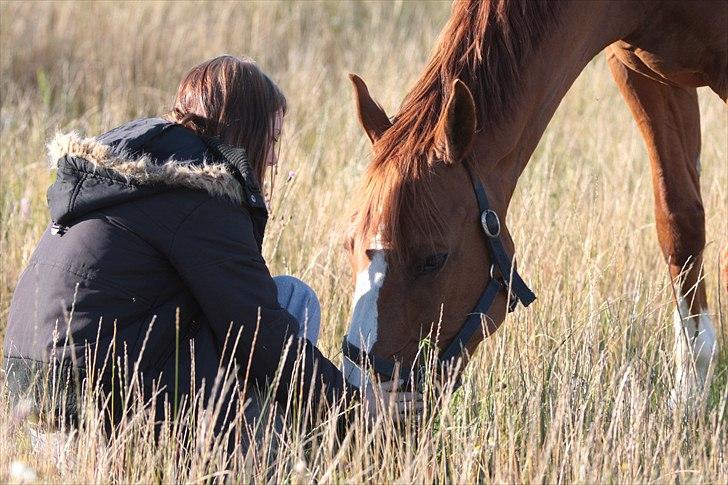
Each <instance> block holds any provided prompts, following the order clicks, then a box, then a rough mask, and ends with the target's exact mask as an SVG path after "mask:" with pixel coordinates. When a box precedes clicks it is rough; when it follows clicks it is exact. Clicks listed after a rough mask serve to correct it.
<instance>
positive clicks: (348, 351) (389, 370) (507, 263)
mask: <svg viewBox="0 0 728 485" xmlns="http://www.w3.org/2000/svg"><path fill="white" fill-rule="evenodd" d="M462 163H463V165H465V169H466V170H467V171H468V175H469V176H470V181H471V182H472V184H473V190H474V191H475V197H476V199H477V200H478V208H479V210H480V225H481V226H482V228H483V232H484V233H485V236H486V243H487V250H488V254H489V255H490V258H491V261H492V264H491V266H490V281H489V282H488V284H487V285H486V287H485V290H483V293H482V294H481V295H480V299H478V303H476V305H475V308H473V311H472V312H470V314H469V315H468V317H467V318H466V319H465V323H464V324H463V326H462V327H461V328H460V331H459V332H458V334H457V335H456V336H455V338H454V339H453V341H452V342H450V345H448V346H447V348H446V349H445V350H444V351H443V352H442V353H441V354H440V356H439V358H438V361H439V364H440V366H442V367H444V366H446V365H451V364H454V363H455V362H456V360H457V358H458V357H459V356H460V355H461V354H462V353H463V351H464V350H465V346H466V345H467V343H468V342H469V341H470V339H471V338H472V336H473V334H475V332H476V331H477V330H478V329H479V328H481V315H486V314H487V313H488V310H489V309H490V307H491V305H492V304H493V302H494V301H495V298H496V297H497V296H498V293H500V292H501V291H503V290H506V291H507V292H508V295H509V297H510V300H509V302H508V311H509V312H512V311H514V310H515V309H516V306H517V305H518V303H519V302H520V303H521V304H522V305H523V306H524V307H527V306H528V305H530V304H531V303H533V301H534V300H535V299H536V296H535V295H534V294H533V292H532V291H531V289H530V288H529V287H528V285H526V283H525V282H524V281H523V279H522V278H521V276H520V275H519V274H518V272H517V271H516V269H515V268H514V267H513V265H512V264H511V259H510V258H509V257H508V254H507V253H506V250H505V248H504V247H503V242H502V241H501V238H500V233H501V224H500V219H499V218H498V214H496V213H495V211H493V209H491V208H490V204H488V197H487V196H486V195H485V187H483V183H482V182H481V181H480V179H479V178H478V177H477V176H476V175H475V173H474V172H473V169H472V168H471V167H470V164H468V162H467V161H466V160H463V162H462ZM342 351H343V353H344V356H345V357H346V358H347V359H349V360H350V361H352V362H353V363H354V364H355V365H360V366H361V365H362V364H364V362H366V361H368V362H369V363H370V364H371V366H372V368H373V369H374V370H375V371H376V372H377V373H379V374H381V375H384V376H387V377H391V378H394V377H396V376H395V369H396V367H395V363H394V362H392V361H390V360H387V359H382V358H381V357H377V356H375V355H373V354H371V353H367V352H364V351H363V350H361V349H360V348H359V347H357V346H356V345H354V344H352V343H351V342H349V341H348V340H347V338H346V335H345V336H344V340H343V342H342ZM398 377H399V378H400V379H403V380H404V381H405V382H409V379H410V372H408V371H407V370H405V369H402V368H400V370H399V376H398ZM420 377H421V376H420ZM456 385H459V382H458V383H456Z"/></svg>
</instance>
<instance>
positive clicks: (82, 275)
mask: <svg viewBox="0 0 728 485" xmlns="http://www.w3.org/2000/svg"><path fill="white" fill-rule="evenodd" d="M35 264H36V265H44V266H50V267H52V268H57V269H60V270H62V271H66V272H68V273H71V274H72V275H74V276H78V277H79V278H83V279H85V280H89V281H96V282H98V283H101V284H102V285H105V286H107V287H109V288H111V289H114V290H117V291H121V292H122V293H124V294H125V295H127V296H129V297H131V298H137V299H138V300H140V301H142V302H144V303H146V304H151V303H152V302H151V301H150V300H148V299H146V298H144V297H143V296H138V295H136V294H135V293H132V292H130V291H129V290H127V289H125V288H122V287H120V286H117V285H115V284H113V283H109V282H108V281H107V280H106V279H104V278H99V277H96V276H91V275H90V274H88V273H82V272H80V271H76V270H74V269H72V268H71V267H69V266H63V265H60V264H57V263H51V262H49V261H36V263H35Z"/></svg>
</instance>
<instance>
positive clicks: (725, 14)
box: [615, 4, 728, 87]
mask: <svg viewBox="0 0 728 485" xmlns="http://www.w3.org/2000/svg"><path fill="white" fill-rule="evenodd" d="M693 5H695V4H693ZM688 6H690V5H688ZM703 10H704V9H699V8H692V9H689V11H688V10H684V11H683V10H680V11H677V10H674V11H671V10H667V9H666V10H663V11H662V12H661V13H660V14H659V15H657V16H655V17H654V18H651V19H648V20H647V21H646V22H645V24H644V25H643V26H642V28H640V29H638V30H637V32H635V33H634V34H632V35H630V36H628V37H627V38H625V39H624V40H622V41H619V42H617V43H616V44H615V47H617V49H615V53H616V54H617V55H618V57H620V60H621V61H622V62H623V63H624V64H625V65H627V66H629V67H630V68H632V69H634V70H635V71H637V72H639V73H641V74H644V75H646V76H648V77H650V78H653V79H656V80H659V81H662V82H668V83H670V84H678V85H681V86H686V87H699V86H716V85H720V84H722V83H723V82H724V81H725V77H726V76H727V75H728V73H727V72H726V71H727V66H726V57H727V56H728V36H726V34H725V24H726V23H728V8H726V7H725V6H723V7H722V8H718V9H710V11H708V10H705V11H703ZM716 10H717V11H716Z"/></svg>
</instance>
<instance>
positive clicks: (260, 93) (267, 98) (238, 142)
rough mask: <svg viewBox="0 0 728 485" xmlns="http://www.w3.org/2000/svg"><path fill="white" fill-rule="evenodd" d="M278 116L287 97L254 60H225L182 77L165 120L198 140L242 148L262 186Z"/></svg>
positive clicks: (219, 59)
mask: <svg viewBox="0 0 728 485" xmlns="http://www.w3.org/2000/svg"><path fill="white" fill-rule="evenodd" d="M278 111H282V112H283V113H285V111H286V97H285V96H284V95H283V92H281V90H280V89H279V88H278V86H276V84H275V83H274V82H273V81H272V80H271V79H270V78H269V77H268V76H266V75H265V73H263V71H261V70H260V68H259V67H258V66H257V64H255V62H254V61H253V60H251V59H248V58H238V57H233V56H227V55H225V56H219V57H215V58H214V59H210V60H209V61H205V62H203V63H202V64H200V65H198V66H196V67H194V68H192V70H190V71H189V72H188V73H187V74H186V75H185V77H184V78H183V79H182V82H181V83H180V85H179V88H178V89H177V96H176V97H175V100H174V107H173V108H172V111H171V112H170V113H169V114H168V115H167V116H166V118H167V119H169V120H170V121H173V122H175V123H179V124H180V125H182V126H184V127H186V128H189V129H191V130H193V131H194V132H196V133H199V134H200V135H205V136H215V137H218V138H219V139H220V141H221V142H223V143H225V144H227V145H231V146H234V147H239V148H245V150H246V151H247V154H248V160H249V161H250V164H251V165H252V167H253V171H254V172H255V174H256V177H257V181H258V183H262V182H263V176H264V174H265V169H266V166H265V164H266V160H267V159H268V158H267V157H268V150H273V137H274V135H275V134H274V133H273V129H274V118H275V116H274V115H275V113H276V112H278Z"/></svg>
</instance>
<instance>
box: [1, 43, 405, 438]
mask: <svg viewBox="0 0 728 485" xmlns="http://www.w3.org/2000/svg"><path fill="white" fill-rule="evenodd" d="M285 112H286V100H285V97H284V95H283V94H282V92H281V91H280V90H279V88H278V87H277V86H276V85H275V84H274V83H273V82H272V81H271V80H270V79H269V78H268V77H267V76H266V75H265V74H264V73H263V72H262V71H261V70H260V69H259V68H258V67H257V66H256V64H255V63H253V62H252V61H249V60H246V59H239V58H235V57H231V56H222V57H218V58H215V59H212V60H210V61H207V62H205V63H203V64H201V65H199V66H197V67H195V68H194V69H192V70H191V71H190V72H189V73H188V74H187V75H186V76H185V77H184V79H183V80H182V82H181V84H180V86H179V89H178V92H177V96H176V100H175V102H174V107H173V109H172V111H171V112H170V114H168V115H166V116H165V117H163V118H161V117H160V118H148V119H139V120H135V121H131V122H129V123H126V124H124V125H122V126H119V127H118V128H115V129H113V130H111V131H109V132H107V133H105V134H103V135H101V136H99V137H97V138H81V137H79V136H77V135H75V134H70V135H59V136H56V138H55V139H54V140H53V141H52V142H51V143H50V144H49V153H50V158H51V161H52V163H53V165H54V167H55V168H56V169H57V178H56V181H55V183H54V184H53V185H52V186H51V187H50V189H49V190H48V203H49V208H50V219H51V221H50V223H49V225H48V227H47V229H46V230H45V232H44V233H43V235H42V237H41V239H40V242H39V243H38V246H37V248H36V249H35V252H34V253H33V255H32V257H31V259H30V261H29V263H28V266H27V268H26V269H25V270H24V271H23V273H22V275H21V276H20V280H19V282H18V284H17V287H16V289H15V293H14V295H13V299H12V303H11V307H10V313H9V321H8V327H7V333H6V336H5V340H4V356H5V359H4V360H5V363H4V364H5V372H6V379H7V382H8V384H9V386H10V390H11V393H12V395H13V396H14V397H16V398H18V397H20V396H29V397H30V398H31V399H36V400H37V399H40V397H39V396H41V395H46V396H47V395H48V391H49V389H50V390H51V391H54V390H55V391H58V390H59V389H60V390H61V391H64V390H65V391H67V392H63V393H62V396H63V397H62V398H61V399H56V400H55V401H54V405H52V406H46V407H43V409H44V410H46V412H50V413H51V414H53V415H55V416H53V417H55V418H58V417H61V416H62V417H63V418H64V419H65V421H68V422H76V421H77V420H78V419H79V412H78V409H79V405H78V402H77V398H78V395H79V393H78V392H68V391H69V390H71V389H75V391H78V389H79V387H83V386H84V385H86V384H88V383H91V384H92V386H90V388H95V389H101V390H102V391H103V392H102V393H100V394H99V395H98V396H97V397H99V396H100V398H99V399H97V401H98V402H99V405H100V407H101V409H102V411H103V412H104V413H105V417H106V420H107V425H108V426H110V427H112V428H113V426H114V424H115V423H118V422H119V420H120V419H122V417H123V416H124V415H125V414H127V413H128V405H129V403H130V401H131V402H133V403H136V404H137V405H139V404H140V403H144V404H145V405H151V406H154V407H155V408H156V411H155V413H156V415H157V417H159V418H161V417H164V416H170V412H172V413H173V412H174V409H173V408H177V407H179V406H180V405H182V404H184V403H186V405H187V406H191V405H192V404H191V403H193V402H197V403H200V402H201V403H202V404H203V405H204V406H212V404H213V401H214V402H215V403H217V407H216V408H217V409H218V410H219V412H218V413H217V417H216V419H215V423H216V426H217V429H218V430H223V429H225V427H226V426H228V425H230V424H231V423H234V422H235V421H236V419H239V418H240V417H241V416H243V414H241V412H240V411H239V410H240V409H242V405H240V404H242V402H241V400H245V399H246V398H247V397H246V396H247V395H249V394H250V392H251V391H253V390H254V389H263V388H265V386H268V385H270V384H271V383H273V382H274V381H276V382H277V385H276V386H274V387H273V389H274V395H273V397H274V398H275V400H276V401H278V402H279V403H282V404H285V403H286V402H288V400H289V398H291V393H292V392H294V391H295V393H299V394H300V395H297V396H295V397H296V398H298V399H301V400H303V401H310V402H311V403H312V404H313V408H314V409H315V408H316V407H317V405H318V404H319V403H324V404H335V403H337V402H340V401H341V400H342V399H344V398H347V397H348V398H353V399H356V398H358V397H361V396H364V398H365V400H367V401H370V400H372V399H378V400H379V402H380V403H381V402H394V403H395V404H397V403H398V404H399V407H402V404H404V403H406V402H407V401H408V400H410V399H412V398H413V396H411V395H409V394H405V393H395V395H394V396H390V395H389V393H388V392H387V390H388V389H390V388H389V387H386V390H385V389H382V392H376V393H375V392H374V390H372V389H367V390H365V391H364V392H363V393H359V392H358V390H357V389H354V388H351V387H348V385H347V384H346V383H345V380H344V379H343V377H342V374H341V372H340V371H339V369H338V368H337V367H336V366H335V365H334V364H332V363H331V362H330V361H329V360H327V359H326V358H325V357H324V356H323V355H322V354H321V352H320V351H319V350H318V349H317V348H316V347H315V345H314V344H315V342H316V338H317V336H318V330H319V319H320V312H319V305H318V300H317V299H316V295H315V294H314V293H313V291H312V290H311V289H310V288H309V287H308V286H306V285H305V284H304V283H302V282H301V281H299V280H297V279H294V278H292V277H279V278H273V277H271V275H270V273H269V271H268V268H267V267H266V263H265V261H264V259H263V257H262V255H261V244H262V241H263V234H264V232H265V225H266V220H267V210H266V205H265V202H264V198H263V194H262V193H261V185H260V183H261V181H262V180H264V176H265V173H266V169H267V168H268V167H271V166H273V165H275V164H276V163H277V156H276V150H275V144H276V142H277V141H278V137H279V136H280V131H281V128H282V123H283V118H284V114H285ZM279 364H280V366H279ZM226 370H229V371H230V372H229V375H228V376H227V377H228V378H229V379H228V383H227V384H225V379H224V377H225V372H226ZM277 370H279V374H277ZM39 376H41V377H39ZM43 376H45V377H43ZM84 383H85V384H84ZM382 387H385V386H382ZM56 394H57V393H56ZM375 395H376V396H377V397H376V398H375V397H374V396H375ZM130 396H133V397H132V398H131V399H130ZM390 397H391V399H390ZM213 398H214V399H213ZM371 408H372V410H374V409H376V406H372V407H371ZM48 409H50V411H48Z"/></svg>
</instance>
